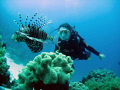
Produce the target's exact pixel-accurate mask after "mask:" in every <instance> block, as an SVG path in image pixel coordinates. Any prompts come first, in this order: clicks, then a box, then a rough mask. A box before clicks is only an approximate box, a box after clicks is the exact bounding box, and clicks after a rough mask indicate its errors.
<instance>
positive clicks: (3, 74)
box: [0, 42, 10, 85]
mask: <svg viewBox="0 0 120 90" xmlns="http://www.w3.org/2000/svg"><path fill="white" fill-rule="evenodd" d="M2 45H3V42H0V85H2V84H6V85H7V84H9V80H10V72H9V71H8V69H9V65H7V63H6V58H5V57H4V54H5V52H6V50H5V47H3V46H2Z"/></svg>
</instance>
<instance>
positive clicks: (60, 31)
mask: <svg viewBox="0 0 120 90" xmlns="http://www.w3.org/2000/svg"><path fill="white" fill-rule="evenodd" d="M62 33H64V34H66V35H67V34H69V33H70V31H69V30H67V29H62V30H59V31H58V35H59V36H61V35H62Z"/></svg>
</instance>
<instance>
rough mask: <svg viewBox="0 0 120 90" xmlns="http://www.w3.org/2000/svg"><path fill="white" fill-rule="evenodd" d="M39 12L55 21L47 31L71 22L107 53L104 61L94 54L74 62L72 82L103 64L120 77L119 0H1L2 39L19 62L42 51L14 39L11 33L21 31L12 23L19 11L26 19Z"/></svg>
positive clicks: (93, 45)
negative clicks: (32, 49)
mask: <svg viewBox="0 0 120 90" xmlns="http://www.w3.org/2000/svg"><path fill="white" fill-rule="evenodd" d="M36 11H37V12H38V15H37V16H40V15H41V14H44V15H45V16H47V18H48V19H49V20H50V19H51V20H52V21H53V22H52V23H51V24H49V25H47V26H46V27H45V29H46V30H47V31H52V30H54V29H56V28H58V27H59V25H60V24H62V23H65V22H68V23H69V24H70V25H71V26H74V25H75V27H76V30H77V31H78V33H79V34H80V35H81V36H82V37H83V38H84V39H85V41H86V42H87V43H88V44H89V45H91V46H92V47H94V48H95V49H96V50H97V51H99V52H101V53H102V54H105V56H106V57H105V59H104V60H103V61H100V60H99V58H98V57H97V56H96V55H94V54H92V56H91V57H92V58H91V60H88V61H84V60H83V61H75V62H74V65H75V74H74V75H73V76H72V79H71V81H78V80H81V79H82V77H83V76H86V75H87V73H88V72H90V71H91V70H96V69H98V68H100V67H101V68H103V69H105V68H106V69H108V70H111V69H112V70H113V71H114V72H115V73H116V74H117V76H119V77H120V65H119V64H118V62H120V0H0V28H1V29H2V30H3V31H2V33H1V34H2V37H3V38H2V41H4V42H5V43H6V45H7V52H9V53H10V54H12V55H13V57H14V61H15V62H16V63H23V64H26V63H28V62H29V61H30V60H33V58H34V57H35V56H36V55H38V54H40V53H37V54H35V53H31V51H30V50H29V49H28V47H27V46H26V44H25V43H15V42H14V41H12V40H11V36H12V34H13V33H14V32H15V31H17V30H18V26H17V25H16V24H15V23H14V22H13V20H17V21H18V20H19V18H18V13H21V14H22V21H23V22H24V21H25V18H26V15H27V14H28V15H29V16H30V17H32V16H33V14H34V13H35V12H36ZM55 33H57V32H54V34H55ZM15 50H17V51H18V52H16V51H15ZM43 51H46V52H50V51H54V45H52V47H51V48H47V47H45V48H44V49H43ZM43 51H42V52H43ZM18 58H19V59H18Z"/></svg>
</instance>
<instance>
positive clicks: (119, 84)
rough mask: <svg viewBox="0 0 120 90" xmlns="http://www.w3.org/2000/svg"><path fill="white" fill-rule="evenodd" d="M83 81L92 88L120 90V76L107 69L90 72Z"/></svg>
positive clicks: (91, 89)
mask: <svg viewBox="0 0 120 90" xmlns="http://www.w3.org/2000/svg"><path fill="white" fill-rule="evenodd" d="M82 82H83V83H84V84H85V85H86V86H88V88H89V89H90V90H120V78H118V77H117V76H116V74H115V73H113V71H109V70H106V69H104V70H103V69H98V70H95V71H91V72H89V74H88V75H87V76H86V77H84V78H83V80H82Z"/></svg>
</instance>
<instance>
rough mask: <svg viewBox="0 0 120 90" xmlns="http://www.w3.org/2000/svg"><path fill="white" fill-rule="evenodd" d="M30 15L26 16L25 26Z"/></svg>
mask: <svg viewBox="0 0 120 90" xmlns="http://www.w3.org/2000/svg"><path fill="white" fill-rule="evenodd" d="M28 17H29V15H27V16H26V19H25V26H27V20H28Z"/></svg>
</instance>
